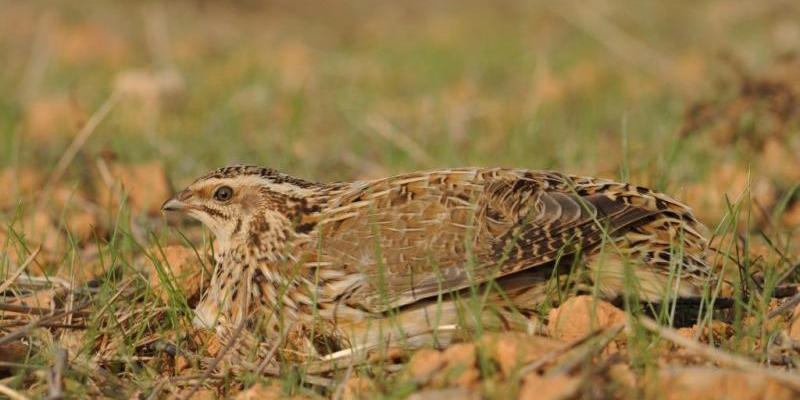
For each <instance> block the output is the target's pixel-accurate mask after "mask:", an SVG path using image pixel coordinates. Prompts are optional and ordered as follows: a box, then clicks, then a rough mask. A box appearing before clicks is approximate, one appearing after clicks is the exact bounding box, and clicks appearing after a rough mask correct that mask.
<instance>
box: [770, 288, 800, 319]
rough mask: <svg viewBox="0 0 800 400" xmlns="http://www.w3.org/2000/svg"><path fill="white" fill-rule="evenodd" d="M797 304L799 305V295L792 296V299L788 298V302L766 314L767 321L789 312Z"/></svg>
mask: <svg viewBox="0 0 800 400" xmlns="http://www.w3.org/2000/svg"><path fill="white" fill-rule="evenodd" d="M798 304H800V293H798V294H796V295H794V296H792V298H790V299H789V300H786V301H784V302H783V303H782V304H781V305H779V306H778V307H777V308H775V309H774V310H772V311H770V313H769V314H767V319H772V318H775V317H777V316H779V315H781V314H783V313H785V312H786V311H789V310H791V309H792V308H794V306H796V305H798Z"/></svg>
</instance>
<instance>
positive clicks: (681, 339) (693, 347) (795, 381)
mask: <svg viewBox="0 0 800 400" xmlns="http://www.w3.org/2000/svg"><path fill="white" fill-rule="evenodd" d="M638 321H639V324H641V325H642V327H644V328H645V329H647V330H648V331H650V332H653V333H655V334H657V335H659V336H660V337H662V338H663V339H666V340H668V341H670V342H672V343H674V344H676V345H678V346H681V347H684V348H685V349H687V350H689V351H691V352H693V353H696V354H697V355H700V356H702V357H705V358H706V359H708V360H711V361H713V362H715V363H717V364H719V365H722V366H728V367H732V368H737V369H740V370H742V371H745V372H751V373H754V374H762V375H765V376H767V377H769V378H772V379H774V380H776V381H778V382H781V383H783V384H785V385H787V386H790V387H791V388H792V389H794V390H800V375H797V374H791V373H788V372H784V371H778V370H774V369H770V368H766V367H764V366H763V365H761V364H759V363H757V362H755V361H752V360H750V359H749V358H746V357H742V356H740V355H736V354H731V353H727V352H725V351H722V350H720V349H717V348H714V347H711V346H708V345H705V344H702V343H700V342H698V341H697V340H694V339H690V338H687V337H685V336H682V335H681V334H679V333H678V332H677V331H675V330H674V329H672V328H667V327H664V326H661V325H659V324H658V323H656V322H655V321H653V320H652V319H650V318H647V317H639V319H638Z"/></svg>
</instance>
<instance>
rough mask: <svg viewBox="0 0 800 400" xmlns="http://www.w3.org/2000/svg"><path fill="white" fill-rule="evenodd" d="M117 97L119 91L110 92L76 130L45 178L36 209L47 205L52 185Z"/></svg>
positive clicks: (118, 96) (65, 169)
mask: <svg viewBox="0 0 800 400" xmlns="http://www.w3.org/2000/svg"><path fill="white" fill-rule="evenodd" d="M119 98H120V95H119V93H117V92H116V91H115V92H111V94H110V95H109V96H108V98H107V99H106V101H104V102H103V104H101V105H100V107H99V108H98V109H97V111H95V112H94V114H92V116H91V117H90V118H89V120H88V121H86V124H85V125H83V127H82V128H81V130H80V131H79V132H78V135H77V136H75V139H73V140H72V143H70V145H69V147H67V149H66V150H65V151H64V154H63V155H62V156H61V159H59V160H58V163H57V164H56V166H55V168H53V173H51V174H50V177H48V178H47V182H45V184H44V186H43V189H42V193H41V195H40V196H39V202H38V203H37V204H36V209H37V210H43V209H44V208H45V207H46V206H47V203H48V202H49V201H50V197H51V196H50V192H51V191H52V189H53V185H55V184H56V182H58V181H59V180H61V177H63V176H64V173H65V172H66V171H67V168H68V167H69V165H70V164H71V163H72V160H73V159H75V156H76V155H77V154H78V152H79V151H80V150H81V148H83V146H84V145H85V144H86V141H87V140H89V137H90V136H91V135H92V133H94V131H95V130H96V129H97V127H98V126H99V125H100V123H101V122H103V120H104V119H105V118H106V116H107V115H108V113H109V112H111V109H113V108H114V105H115V104H117V101H118V100H119Z"/></svg>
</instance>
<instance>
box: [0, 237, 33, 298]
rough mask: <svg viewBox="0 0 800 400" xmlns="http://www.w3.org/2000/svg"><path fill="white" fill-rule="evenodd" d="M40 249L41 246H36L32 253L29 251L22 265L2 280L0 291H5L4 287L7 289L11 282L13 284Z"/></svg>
mask: <svg viewBox="0 0 800 400" xmlns="http://www.w3.org/2000/svg"><path fill="white" fill-rule="evenodd" d="M40 251H42V246H39V247H37V248H36V250H34V251H33V253H31V254H30V255H29V256H28V258H26V259H25V261H24V262H23V263H22V265H20V266H19V268H17V270H16V271H14V273H12V274H11V276H9V277H8V279H6V280H5V281H3V283H2V284H0V293H3V292H5V291H6V289H8V288H9V287H11V285H12V284H14V282H15V281H16V280H17V278H19V276H20V275H21V274H22V272H23V271H25V269H26V268H28V265H30V263H31V262H33V259H34V258H36V256H38V255H39V252H40Z"/></svg>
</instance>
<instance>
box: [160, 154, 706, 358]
mask: <svg viewBox="0 0 800 400" xmlns="http://www.w3.org/2000/svg"><path fill="white" fill-rule="evenodd" d="M222 187H230V188H231V189H232V194H231V196H230V198H227V196H226V193H222V195H220V193H219V192H220V188H222ZM215 197H216V198H215ZM221 199H222V200H221ZM164 209H165V210H181V211H184V212H186V213H187V214H189V215H190V216H193V217H195V218H197V219H199V220H201V221H202V222H203V223H204V224H205V225H207V226H208V227H209V228H210V229H211V230H212V231H213V232H214V234H215V235H216V238H217V241H218V244H219V254H218V255H217V256H218V263H217V266H216V269H215V272H214V275H213V278H212V283H211V285H210V288H209V290H208V291H207V293H205V295H204V297H203V299H202V301H201V303H200V305H198V307H197V309H196V312H197V318H196V322H197V323H200V324H203V325H207V326H217V327H218V329H221V328H220V327H230V326H236V325H237V324H239V323H240V322H242V321H245V323H246V324H247V325H248V329H250V330H252V331H254V332H258V333H259V334H262V335H265V336H267V337H273V338H274V337H277V336H278V335H285V334H287V330H289V331H293V332H300V331H302V332H305V333H303V334H302V335H301V336H303V335H305V334H306V333H309V334H311V333H310V332H313V337H314V338H313V339H312V338H308V348H309V349H311V348H316V350H317V351H319V352H320V353H328V352H330V351H335V350H338V349H340V348H347V347H350V346H358V347H359V348H361V347H366V348H369V347H371V346H374V345H377V344H379V343H384V342H386V341H389V340H392V341H394V340H407V341H408V342H407V344H408V345H419V344H422V343H426V342H429V341H431V340H436V341H440V342H446V341H448V340H449V338H451V337H452V335H453V332H456V331H458V329H459V328H465V327H469V326H471V325H473V324H475V323H476V322H475V321H476V320H477V319H482V320H483V321H482V322H481V324H489V325H499V326H508V325H512V324H513V325H518V324H523V325H524V323H525V321H526V320H525V315H526V314H527V313H529V312H531V311H532V310H535V309H536V308H537V307H539V306H540V303H541V302H542V301H543V300H544V299H545V298H546V297H547V293H548V290H551V291H552V289H553V285H549V284H548V283H552V282H553V280H554V279H555V278H554V277H555V276H556V275H566V274H568V273H570V271H571V270H574V268H573V267H574V266H577V267H578V268H577V271H578V273H573V274H572V276H573V277H575V278H574V279H573V280H574V281H575V283H576V284H578V285H581V286H582V287H585V288H586V290H589V291H592V290H595V291H596V293H598V294H599V295H600V296H602V297H607V298H613V297H617V296H619V295H621V294H622V291H623V290H624V288H625V287H631V285H627V286H626V284H625V270H626V268H628V267H629V268H628V270H629V271H632V272H633V273H634V274H635V277H636V278H637V279H636V280H637V281H638V282H637V283H636V284H635V286H634V287H635V288H636V294H637V295H638V296H639V297H640V298H642V299H644V300H646V301H655V302H658V301H663V300H664V299H668V298H676V297H681V298H693V297H700V296H702V293H703V291H704V288H705V287H706V286H707V285H708V283H709V282H710V280H711V278H712V273H711V271H710V270H709V268H708V267H707V266H706V264H705V263H704V252H705V248H706V240H705V238H704V236H703V230H704V228H703V226H702V225H701V224H700V223H698V222H697V221H696V220H695V218H694V217H693V216H692V214H691V211H690V210H689V209H688V208H687V207H686V206H685V205H683V204H681V203H679V202H677V201H675V200H673V199H671V198H670V197H668V196H666V195H663V194H660V193H656V192H653V191H651V190H649V189H646V188H643V187H639V186H635V185H631V184H626V183H618V182H613V181H610V180H605V179H595V178H585V177H575V176H569V175H564V174H560V173H557V172H550V171H529V170H523V169H501V168H492V169H489V168H462V169H449V170H440V171H430V172H415V173H408V174H403V175H399V176H394V177H390V178H385V179H378V180H371V181H356V182H340V183H313V182H308V181H304V180H301V179H297V178H294V177H291V176H288V175H285V174H282V173H279V172H276V171H274V170H271V169H268V168H262V167H254V166H233V167H226V168H221V169H218V170H216V171H213V172H211V173H209V174H208V175H206V176H204V177H202V178H200V179H198V180H197V181H195V182H194V183H192V184H191V185H189V187H188V188H187V189H186V190H184V191H183V192H181V193H179V194H178V195H177V196H176V197H175V198H173V199H171V200H169V201H167V202H166V203H165V205H164ZM573 272H575V271H573ZM487 289H491V290H489V291H488V292H487ZM499 289H502V290H499ZM487 293H488V294H487ZM459 299H461V300H459ZM476 302H478V303H476ZM476 304H477V305H476ZM476 309H477V310H478V311H475V310H476ZM215 324H216V325H215ZM226 329H227V328H226ZM321 344H322V345H321ZM321 346H322V347H327V349H326V348H320V347H321Z"/></svg>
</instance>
